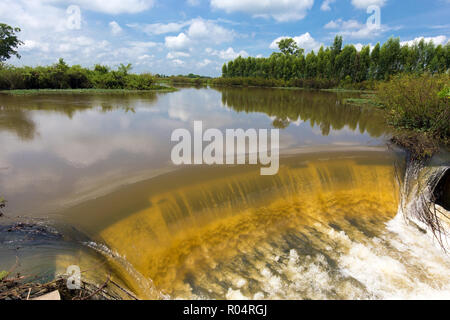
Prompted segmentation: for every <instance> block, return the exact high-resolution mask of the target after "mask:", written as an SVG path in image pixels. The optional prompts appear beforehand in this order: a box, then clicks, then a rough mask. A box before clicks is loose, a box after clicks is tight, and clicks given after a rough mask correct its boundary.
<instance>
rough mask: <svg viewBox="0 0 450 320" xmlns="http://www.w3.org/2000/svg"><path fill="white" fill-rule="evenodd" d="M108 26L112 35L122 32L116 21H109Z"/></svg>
mask: <svg viewBox="0 0 450 320" xmlns="http://www.w3.org/2000/svg"><path fill="white" fill-rule="evenodd" d="M109 28H110V29H111V33H112V34H113V35H118V34H119V33H121V32H122V28H121V27H120V25H119V24H118V23H117V22H115V21H111V22H110V23H109Z"/></svg>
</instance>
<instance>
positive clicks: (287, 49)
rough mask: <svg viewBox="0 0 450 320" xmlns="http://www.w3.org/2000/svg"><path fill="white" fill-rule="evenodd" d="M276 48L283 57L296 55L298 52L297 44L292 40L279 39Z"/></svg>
mask: <svg viewBox="0 0 450 320" xmlns="http://www.w3.org/2000/svg"><path fill="white" fill-rule="evenodd" d="M278 48H279V49H280V51H281V52H282V53H283V54H285V55H297V53H298V51H299V47H298V46H297V43H295V41H294V39H292V38H286V39H281V40H280V41H279V42H278Z"/></svg>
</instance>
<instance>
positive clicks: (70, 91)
mask: <svg viewBox="0 0 450 320" xmlns="http://www.w3.org/2000/svg"><path fill="white" fill-rule="evenodd" d="M172 91H177V89H176V88H173V87H166V86H159V85H154V86H152V89H150V90H129V89H19V90H1V91H0V93H3V94H10V95H33V94H128V93H134V94H136V93H137V94H143V93H149V92H172Z"/></svg>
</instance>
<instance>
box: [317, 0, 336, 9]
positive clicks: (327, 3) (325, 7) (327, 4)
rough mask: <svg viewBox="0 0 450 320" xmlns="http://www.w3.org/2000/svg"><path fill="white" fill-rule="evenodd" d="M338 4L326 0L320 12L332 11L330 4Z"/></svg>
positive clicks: (331, 0) (334, 0)
mask: <svg viewBox="0 0 450 320" xmlns="http://www.w3.org/2000/svg"><path fill="white" fill-rule="evenodd" d="M334 2H336V0H324V1H323V2H322V5H321V6H320V10H322V11H330V10H331V7H330V4H331V3H334Z"/></svg>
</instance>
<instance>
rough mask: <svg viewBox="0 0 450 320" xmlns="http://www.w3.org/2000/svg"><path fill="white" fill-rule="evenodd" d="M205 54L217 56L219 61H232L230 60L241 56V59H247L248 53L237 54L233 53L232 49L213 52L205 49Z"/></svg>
mask: <svg viewBox="0 0 450 320" xmlns="http://www.w3.org/2000/svg"><path fill="white" fill-rule="evenodd" d="M205 51H206V53H208V54H210V55H212V56H217V57H219V58H220V59H223V60H232V59H236V58H237V57H239V56H241V57H243V58H245V57H248V53H247V52H246V51H244V50H241V51H239V52H236V51H234V49H233V48H232V47H229V48H228V49H227V50H220V51H218V50H213V49H211V48H206V49H205Z"/></svg>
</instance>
